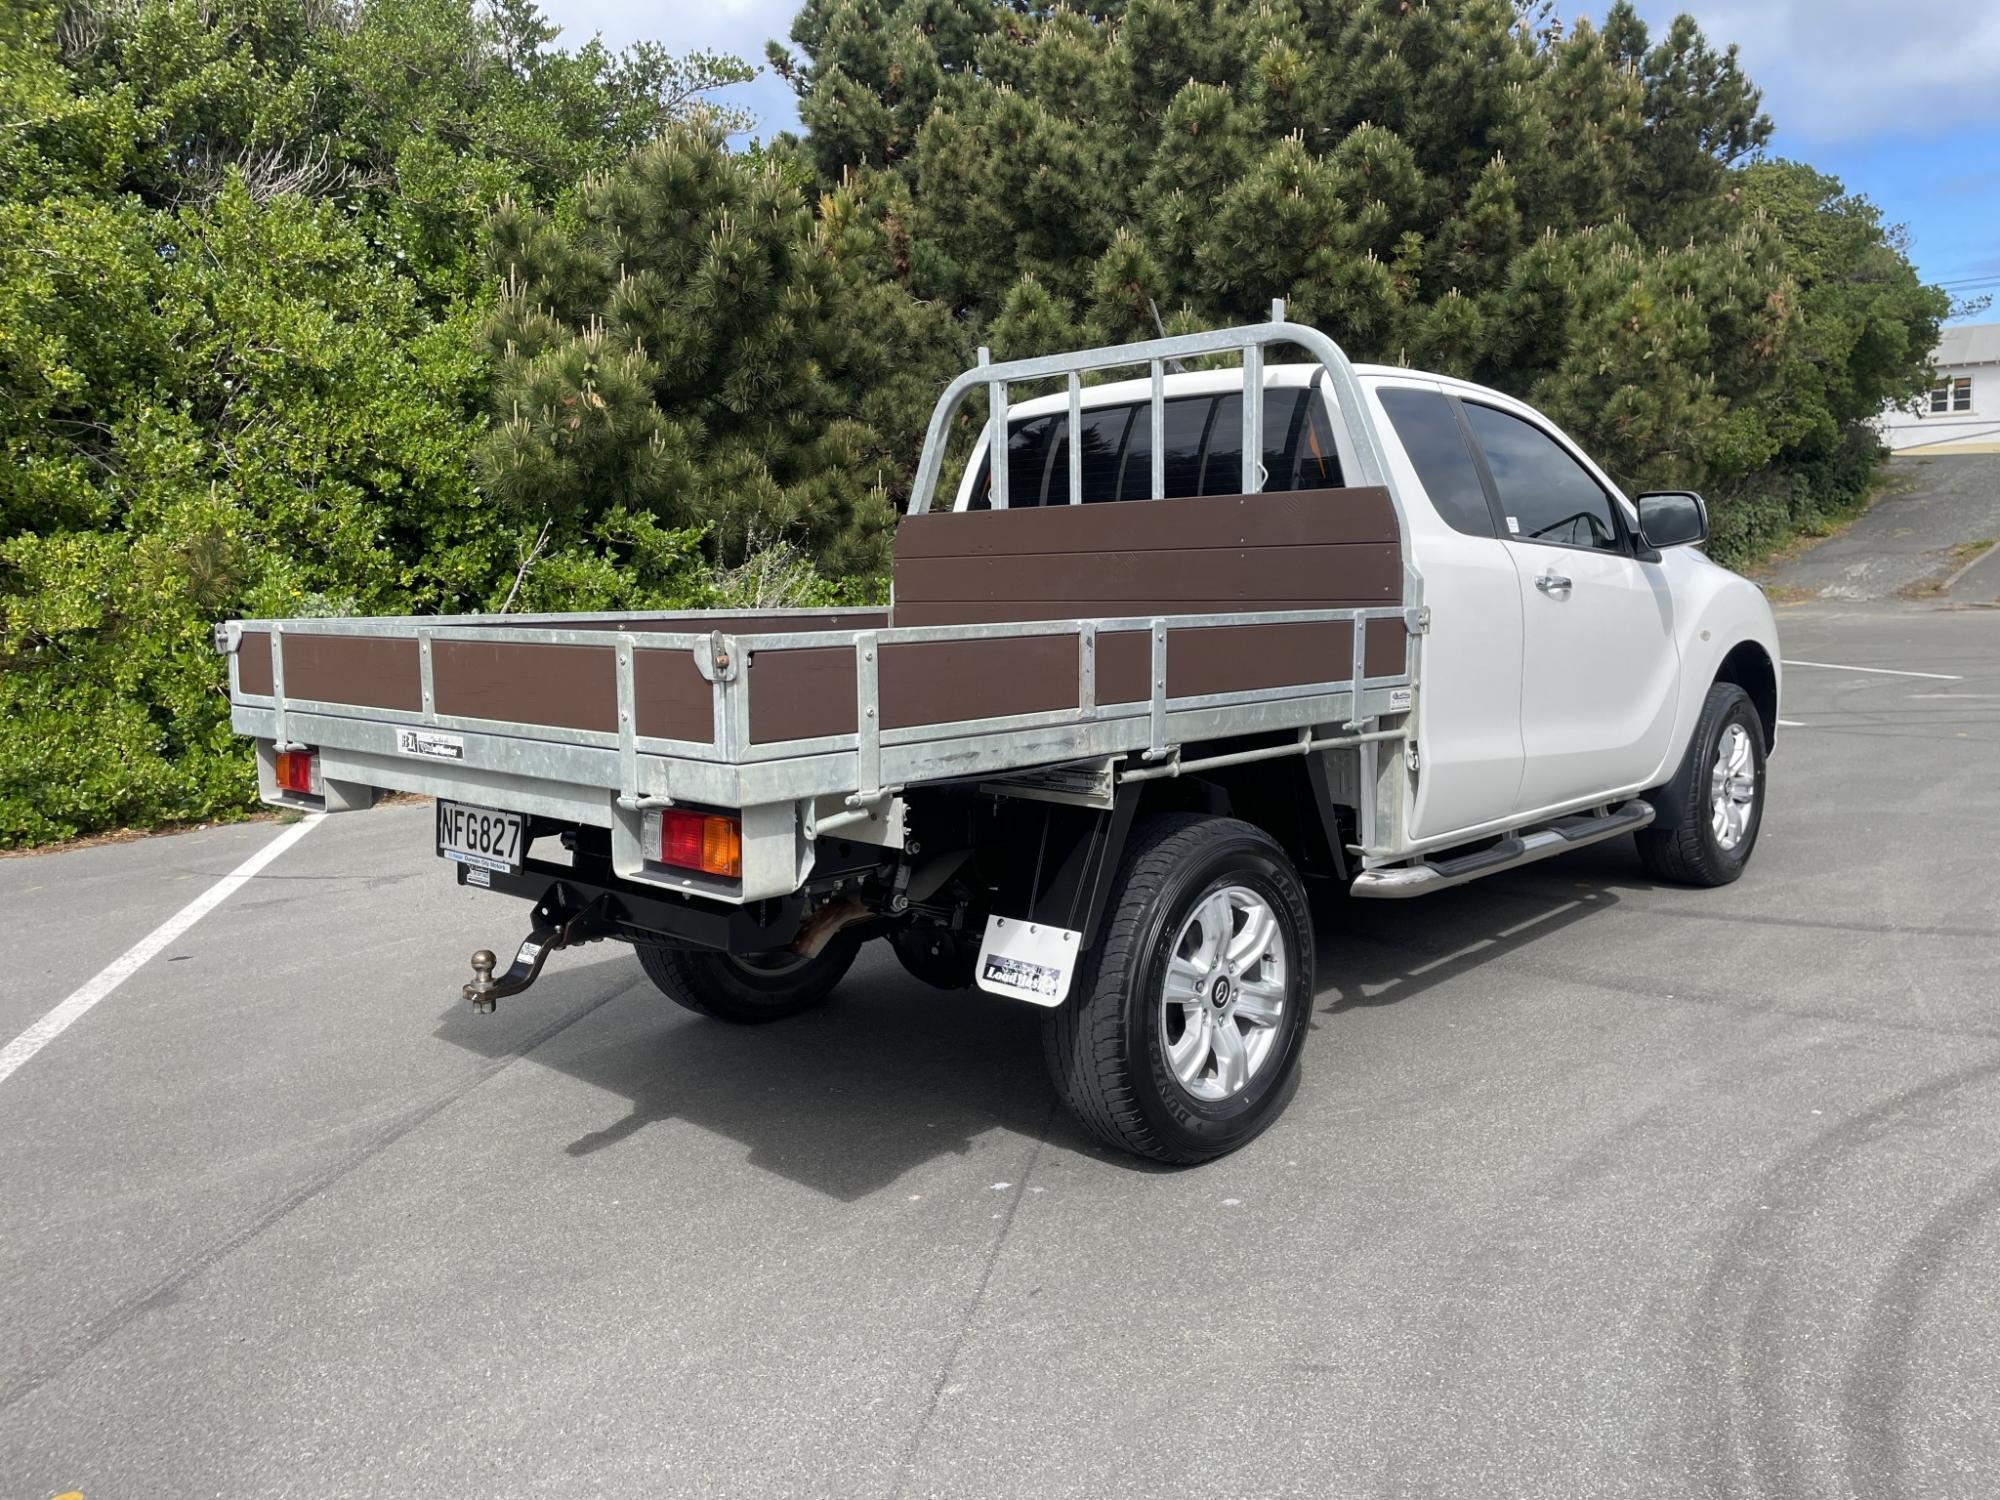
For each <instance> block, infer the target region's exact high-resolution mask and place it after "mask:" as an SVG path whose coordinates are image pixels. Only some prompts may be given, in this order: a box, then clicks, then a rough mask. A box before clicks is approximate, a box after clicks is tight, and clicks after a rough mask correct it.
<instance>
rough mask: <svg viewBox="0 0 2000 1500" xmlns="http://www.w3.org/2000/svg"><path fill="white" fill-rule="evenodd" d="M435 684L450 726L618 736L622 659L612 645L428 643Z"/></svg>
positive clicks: (439, 640) (439, 707) (438, 703)
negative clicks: (485, 723)
mask: <svg viewBox="0 0 2000 1500" xmlns="http://www.w3.org/2000/svg"><path fill="white" fill-rule="evenodd" d="M431 679H432V682H431V686H432V692H433V695H434V700H435V703H436V706H437V711H438V712H439V713H440V714H444V715H447V716H449V717H451V718H457V719H499V720H518V721H519V722H521V723H523V724H546V725H550V726H552V727H555V728H559V729H582V730H586V731H594V732H597V733H601V734H613V733H616V732H617V729H618V658H617V654H616V652H615V651H614V650H613V649H612V647H610V646H609V645H605V646H542V645H533V644H529V643H527V642H522V641H453V640H446V639H443V638H442V637H439V638H434V639H433V640H432V642H431Z"/></svg>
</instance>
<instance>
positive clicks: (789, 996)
mask: <svg viewBox="0 0 2000 1500" xmlns="http://www.w3.org/2000/svg"><path fill="white" fill-rule="evenodd" d="M634 946H635V947H636V948H637V949H638V952H639V965H640V967H641V968H643V969H644V970H645V971H646V977H647V978H648V979H650V980H652V981H653V983H654V984H656V985H658V986H659V987H660V990H661V992H662V993H663V994H665V995H666V997H667V998H668V999H669V1000H672V1001H674V1002H675V1003H676V1004H678V1005H684V1006H686V1007H687V1008H688V1009H689V1010H691V1011H695V1012H698V1013H699V1014H701V1015H704V1016H714V1017H715V1018H716V1019H717V1020H722V1021H735V1022H737V1023H739V1024H742V1025H755V1024H757V1023H759V1022H763V1021H781V1020H783V1019H784V1018H785V1017H787V1016H795V1015H798V1014H799V1013H800V1012H801V1011H806V1010H811V1009H812V1008H813V1007H814V1006H815V1005H818V1004H820V1003H821V1002H823V1001H824V1000H825V999H826V997H827V996H828V995H830V994H832V993H833V987H834V986H835V985H837V984H839V983H840V981H841V979H842V978H843V977H844V976H845V975H846V973H847V970H848V968H849V966H850V965H852V964H853V962H854V955H855V954H856V953H857V952H859V951H860V948H861V941H860V939H859V938H856V937H854V936H853V935H851V934H847V933H837V934H835V935H834V937H833V938H832V940H831V941H829V942H828V943H827V945H826V947H824V948H822V949H821V950H820V951H819V952H818V953H817V954H816V955H814V956H813V957H811V958H805V957H803V956H801V955H800V954H797V953H793V952H791V951H790V950H788V949H780V950H778V951H777V952H773V953H752V954H733V953H718V952H716V951H714V950H713V949H709V948H678V947H675V946H673V945H672V944H669V943H638V944H635V945H634Z"/></svg>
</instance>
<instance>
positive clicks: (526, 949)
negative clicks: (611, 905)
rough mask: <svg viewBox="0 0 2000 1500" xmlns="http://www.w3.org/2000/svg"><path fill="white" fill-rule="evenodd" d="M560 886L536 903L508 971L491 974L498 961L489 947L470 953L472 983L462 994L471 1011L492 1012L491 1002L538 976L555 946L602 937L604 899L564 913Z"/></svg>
mask: <svg viewBox="0 0 2000 1500" xmlns="http://www.w3.org/2000/svg"><path fill="white" fill-rule="evenodd" d="M561 889H562V888H561V886H559V885H558V886H557V887H556V888H555V889H554V890H552V891H551V892H550V893H549V894H548V895H547V896H544V897H543V898H542V900H541V901H540V902H539V903H537V904H536V906H535V925H534V927H533V928H531V929H530V930H529V932H528V935H527V936H526V937H525V938H523V939H522V940H521V946H520V947H519V948H517V949H515V950H514V962H513V963H511V964H509V965H508V966H507V972H506V973H505V974H502V975H501V976H500V977H499V978H498V979H495V978H494V977H493V966H494V965H495V964H496V963H498V962H499V960H498V959H496V958H495V957H494V956H493V950H492V949H490V948H481V949H480V950H479V951H478V952H477V953H475V954H473V955H472V982H471V983H470V984H468V985H466V986H465V988H464V990H463V992H462V993H463V994H464V996H465V998H466V999H467V1000H470V1001H471V1002H472V1008H473V1010H474V1011H475V1012H476V1013H478V1014H480V1015H491V1014H492V1012H493V1008H494V1005H495V1004H496V1003H497V1002H498V1001H499V999H500V997H501V996H502V995H518V994H520V993H521V991H522V990H525V989H526V988H527V987H528V986H529V985H531V984H533V983H534V982H535V981H536V980H537V979H538V978H540V977H541V972H542V964H543V963H544V962H545V961H546V960H547V958H548V956H549V955H550V954H551V953H553V952H555V950H556V949H558V948H568V947H570V946H572V945H573V944H577V943H589V942H595V941H596V940H597V939H598V938H601V937H603V936H604V932H603V930H601V929H600V928H599V926H598V924H597V919H598V916H599V910H598V909H599V908H600V907H601V906H603V904H604V898H603V897H602V896H599V897H598V898H597V899H596V900H594V901H591V902H590V903H588V904H587V905H585V906H583V907H580V908H578V909H577V910H576V911H573V912H569V913H567V914H564V912H563V910H562V908H561V906H560V904H559V903H560V899H561Z"/></svg>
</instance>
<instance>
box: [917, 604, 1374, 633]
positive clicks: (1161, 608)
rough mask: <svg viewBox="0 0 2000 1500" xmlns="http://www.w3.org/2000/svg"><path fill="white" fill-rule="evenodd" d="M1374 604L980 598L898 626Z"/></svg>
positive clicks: (930, 610)
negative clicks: (1023, 600)
mask: <svg viewBox="0 0 2000 1500" xmlns="http://www.w3.org/2000/svg"><path fill="white" fill-rule="evenodd" d="M1380 607H1381V601H1380V600H1376V601H1375V602H1374V603H1373V604H1369V603H1366V602H1364V601H1359V600H1356V601H1351V602H1349V603H1347V604H1328V603H1327V602H1326V601H1325V600H1323V599H1264V600H1260V601H1259V602H1257V603H1255V604H1246V603H1244V602H1243V601H1242V600H1241V599H1104V600H1098V599H1085V600H1081V601H1077V600H1068V601H1056V600H1046V601H1034V600H1030V601H1028V602H1025V603H1024V602H1022V601H1020V600H1017V599H1000V600H981V601H975V602H973V603H970V604H952V603H944V602H938V603H918V604H910V605H902V604H898V605H897V606H896V624H897V625H899V626H903V625H908V626H918V625H1005V624H1009V623H1018V622H1022V621H1028V620H1107V619H1108V620H1128V619H1134V618H1150V617H1152V616H1154V615H1164V616H1166V617H1168V618H1170V619H1171V618H1172V617H1174V616H1176V615H1228V614H1247V613H1251V612H1254V611H1260V610H1261V611H1277V610H1292V609H1299V610H1304V609H1366V608H1380Z"/></svg>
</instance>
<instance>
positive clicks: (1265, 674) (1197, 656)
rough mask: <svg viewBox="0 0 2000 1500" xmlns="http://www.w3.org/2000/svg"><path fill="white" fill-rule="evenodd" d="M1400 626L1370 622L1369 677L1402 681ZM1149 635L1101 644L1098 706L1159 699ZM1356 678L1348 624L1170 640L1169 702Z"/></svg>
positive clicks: (1103, 639)
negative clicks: (1154, 696)
mask: <svg viewBox="0 0 2000 1500" xmlns="http://www.w3.org/2000/svg"><path fill="white" fill-rule="evenodd" d="M1408 639H1409V637H1408V635H1407V634H1406V633H1405V631H1404V629H1403V625H1402V622H1401V621H1399V620H1370V621H1369V622H1368V634H1367V637H1366V640H1365V642H1364V645H1363V652H1364V655H1365V657H1366V662H1365V668H1364V669H1365V670H1366V672H1367V674H1368V675H1369V676H1370V677H1398V676H1401V675H1402V671H1403V664H1404V661H1403V657H1404V652H1403V648H1404V643H1405V642H1406V641H1407V640H1408ZM1152 663H1153V647H1152V636H1151V634H1150V633H1149V632H1146V631H1139V630H1120V631H1108V632H1106V633H1105V634H1103V635H1100V636H1098V638H1097V701H1098V702H1100V703H1144V702H1146V701H1147V700H1148V699H1150V698H1151V697H1152V692H1151V690H1150V687H1149V685H1148V682H1147V674H1148V673H1149V672H1150V671H1151V670H1152ZM1353 670H1354V636H1353V633H1352V628H1351V627H1350V626H1349V625H1348V623H1347V622H1346V621H1345V620H1320V621H1307V622H1305V623H1302V624H1293V625H1216V626H1202V627H1199V628H1193V629H1181V630H1172V629H1170V630H1168V632H1167V695H1168V696H1169V697H1170V698H1178V697H1183V696H1187V695H1191V694H1195V693H1244V692H1250V691H1252V690H1254V689H1257V688H1277V687H1304V686H1306V685H1308V684H1310V683H1316V682H1326V683H1334V684H1344V683H1346V682H1347V680H1348V677H1349V674H1350V673H1352V672H1353Z"/></svg>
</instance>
